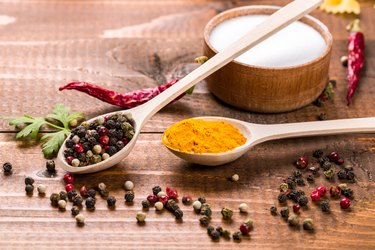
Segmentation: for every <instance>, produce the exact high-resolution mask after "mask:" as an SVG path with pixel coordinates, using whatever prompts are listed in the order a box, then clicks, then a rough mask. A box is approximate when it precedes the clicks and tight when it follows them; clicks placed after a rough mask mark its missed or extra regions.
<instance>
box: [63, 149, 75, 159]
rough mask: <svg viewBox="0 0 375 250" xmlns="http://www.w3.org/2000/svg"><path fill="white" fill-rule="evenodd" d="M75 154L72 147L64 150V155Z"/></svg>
mask: <svg viewBox="0 0 375 250" xmlns="http://www.w3.org/2000/svg"><path fill="white" fill-rule="evenodd" d="M73 155H74V149H72V148H67V149H65V150H64V157H65V158H67V157H68V156H73Z"/></svg>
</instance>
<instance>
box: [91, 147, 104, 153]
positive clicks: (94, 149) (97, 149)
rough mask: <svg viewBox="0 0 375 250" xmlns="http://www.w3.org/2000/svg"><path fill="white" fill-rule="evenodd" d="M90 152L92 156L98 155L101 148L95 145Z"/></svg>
mask: <svg viewBox="0 0 375 250" xmlns="http://www.w3.org/2000/svg"><path fill="white" fill-rule="evenodd" d="M92 152H93V153H94V154H100V153H101V152H102V147H101V146H100V145H95V146H94V147H93V148H92Z"/></svg>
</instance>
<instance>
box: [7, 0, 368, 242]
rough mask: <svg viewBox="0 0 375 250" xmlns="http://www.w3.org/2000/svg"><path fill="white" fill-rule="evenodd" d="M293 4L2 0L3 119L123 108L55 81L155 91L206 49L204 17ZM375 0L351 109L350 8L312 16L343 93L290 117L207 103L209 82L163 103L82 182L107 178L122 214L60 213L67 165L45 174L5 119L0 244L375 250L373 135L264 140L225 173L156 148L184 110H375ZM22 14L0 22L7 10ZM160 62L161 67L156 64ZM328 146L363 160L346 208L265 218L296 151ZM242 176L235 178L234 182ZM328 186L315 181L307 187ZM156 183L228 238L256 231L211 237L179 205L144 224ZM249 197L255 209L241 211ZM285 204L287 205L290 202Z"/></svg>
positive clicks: (308, 115) (361, 113)
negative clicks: (81, 222)
mask: <svg viewBox="0 0 375 250" xmlns="http://www.w3.org/2000/svg"><path fill="white" fill-rule="evenodd" d="M287 2H288V1H284V0H282V1H274V0H263V1H260V0H253V1H208V0H207V1H204V0H201V1H199V0H190V1H188V0H184V1H182V0H181V1H167V0H165V1H163V0H150V1H130V0H129V1H126V0H124V1H120V0H106V1H104V0H103V1H99V0H77V1H73V0H60V1H57V0H24V1H5V0H3V1H0V15H2V16H0V31H1V32H0V58H1V59H0V100H1V102H0V117H7V116H18V115H22V114H30V115H35V116H43V115H45V114H47V113H49V112H50V111H51V110H52V107H53V105H54V104H55V103H64V104H65V105H67V106H70V107H71V108H72V109H73V110H74V111H82V112H84V113H85V114H86V116H87V117H88V118H91V117H94V116H96V115H99V114H103V113H107V112H112V111H115V110H119V108H117V107H114V106H112V105H109V104H104V103H102V102H100V101H98V100H96V99H94V98H92V97H88V96H86V95H84V94H81V93H78V92H73V91H65V92H58V87H59V86H61V85H63V84H65V83H67V82H69V81H74V80H82V81H89V82H93V83H96V84H100V85H102V86H104V87H106V88H111V89H114V90H118V91H120V92H126V91H132V90H135V89H139V88H148V87H153V86H157V85H158V84H161V83H163V82H165V81H168V80H171V79H174V78H176V77H182V76H184V75H185V74H187V73H188V72H190V71H191V70H192V69H194V68H195V67H197V65H196V64H195V63H194V62H193V61H194V58H195V57H197V56H199V55H201V53H202V44H203V41H202V34H203V28H204V26H205V24H206V23H207V21H208V20H209V19H210V18H211V17H213V16H214V15H216V14H217V13H220V12H221V11H224V10H226V9H229V8H232V7H238V6H242V5H250V4H274V5H284V4H286V3H287ZM373 4H374V3H373V1H370V0H368V1H361V7H362V13H361V15H360V18H361V21H362V26H363V28H364V30H365V36H366V46H367V48H366V69H365V71H364V73H363V76H362V80H361V83H360V86H359V88H358V90H357V92H356V94H355V97H354V102H353V103H352V105H351V106H349V107H348V106H346V102H345V93H346V69H345V68H343V67H342V66H341V63H340V57H341V56H342V55H344V54H345V53H346V43H347V40H346V39H347V35H348V34H347V31H346V30H345V26H346V25H347V24H348V23H349V22H350V20H352V19H353V18H354V16H351V15H346V16H344V15H337V16H334V15H329V14H327V13H324V12H322V11H319V10H316V11H314V12H313V14H312V15H313V16H314V17H316V18H318V19H319V20H321V21H323V22H324V23H325V24H326V25H327V26H328V28H329V29H330V31H331V32H332V34H333V37H334V46H333V53H332V61H331V68H330V75H331V78H333V79H336V80H337V87H336V89H335V97H334V100H333V102H332V103H327V104H326V105H325V106H324V107H321V108H319V107H316V106H314V105H308V106H306V107H304V108H302V109H299V110H296V111H292V112H287V113H282V114H257V113H252V112H247V111H242V110H237V109H235V108H233V107H230V106H228V105H226V104H225V103H223V102H221V101H219V100H218V99H216V98H215V97H213V96H212V95H211V94H210V93H209V92H208V90H207V88H206V86H205V83H204V82H202V83H200V84H198V85H197V87H196V89H195V92H194V93H193V95H191V96H186V97H184V98H183V99H181V100H180V101H178V102H176V103H174V104H172V105H169V106H168V107H166V108H164V109H163V110H162V111H160V112H159V113H158V114H156V115H155V116H154V117H153V118H152V119H151V120H150V121H149V122H148V123H147V124H146V126H145V127H144V129H143V131H142V134H141V136H140V139H139V141H138V142H137V144H136V146H135V148H134V151H133V152H132V153H131V154H130V155H129V156H128V157H127V158H126V159H125V160H124V161H122V162H121V163H120V164H119V165H117V166H115V167H113V168H111V169H109V170H106V171H102V172H100V173H95V174H88V175H80V176H76V181H75V185H76V187H80V186H82V185H86V186H94V185H97V184H98V183H100V182H104V183H106V184H107V186H108V188H109V190H110V193H111V195H114V196H116V198H117V200H118V203H117V206H116V209H115V210H109V209H108V208H107V207H106V203H105V200H102V199H101V198H99V199H98V201H97V206H96V210H95V211H94V212H89V211H86V210H85V209H83V212H82V213H83V214H84V215H85V216H86V224H85V226H84V227H79V226H77V225H76V223H75V220H74V218H73V217H72V216H71V215H70V211H69V210H70V207H71V203H69V204H68V210H67V211H66V212H59V211H58V210H57V209H55V208H53V207H52V206H51V205H50V202H49V195H50V194H51V193H52V192H58V191H61V190H63V189H64V184H63V181H62V176H63V175H64V174H65V173H64V171H63V170H58V172H57V176H55V177H53V178H47V177H45V176H44V175H43V174H42V173H43V171H44V169H45V159H44V158H43V155H42V153H41V151H40V145H39V144H27V143H24V142H19V141H15V130H14V128H13V127H11V126H9V125H8V124H7V123H6V122H5V121H4V120H0V164H1V165H2V163H4V162H7V161H9V162H12V163H13V166H14V172H13V175H11V176H4V175H2V174H1V175H0V248H1V249H16V248H18V249H25V248H30V249H43V248H71V247H73V248H78V249H80V248H90V249H103V248H111V249H124V248H126V249H134V248H138V249H208V248H213V249H219V248H223V249H240V248H244V249H248V248H256V249H271V248H282V249H283V248H290V249H294V248H302V249H349V248H358V249H374V248H375V216H374V213H375V202H374V199H375V180H374V178H375V176H374V171H375V166H374V162H375V150H374V148H375V139H374V135H370V134H367V135H366V134H362V135H344V136H325V137H315V138H299V139H290V140H280V141H275V142H267V143H264V144H261V145H258V146H256V147H255V148H253V149H251V150H250V151H249V152H248V153H247V154H246V155H245V156H243V157H241V158H240V159H239V160H237V161H235V162H233V163H230V164H227V165H225V166H221V167H202V166H196V165H192V164H189V163H186V162H184V161H182V160H180V159H178V158H177V157H175V156H174V155H172V154H171V153H170V152H169V151H168V150H167V149H166V148H164V147H163V146H162V143H161V140H160V138H161V133H162V132H163V131H164V130H165V128H167V127H168V126H169V125H171V124H173V123H175V122H177V121H179V120H181V119H185V118H188V117H195V116H202V115H221V116H226V117H232V118H237V119H241V120H245V121H251V122H256V123H264V124H268V123H287V122H303V121H313V120H316V119H317V116H318V115H319V114H320V113H326V114H327V117H328V119H338V118H354V117H369V116H375V101H374V96H375V88H374V87H373V83H374V81H375V27H374V26H375V22H374V20H375V15H374V14H375V9H374V8H373ZM4 15H5V16H8V17H14V18H15V21H14V22H13V23H9V24H3V23H2V22H3V20H5V19H4V17H3V16H4ZM157 62H159V63H157ZM318 148H322V149H324V151H325V152H327V153H328V152H330V151H332V150H336V151H338V152H340V154H341V155H342V156H343V158H344V159H345V161H346V162H348V163H350V164H352V165H353V166H354V168H355V173H356V178H357V180H356V183H354V184H350V187H352V188H353V190H354V192H355V198H354V200H353V206H352V209H351V211H349V212H347V211H344V210H342V209H340V207H339V205H338V201H336V200H333V201H332V202H331V208H332V212H331V213H329V214H325V213H323V212H322V211H320V209H319V207H318V206H317V205H314V204H311V203H310V206H309V207H308V209H306V210H303V211H302V212H301V216H300V217H301V219H304V218H307V217H311V218H313V219H314V221H315V225H316V230H315V232H314V233H308V232H306V231H304V230H303V229H302V228H299V229H298V230H294V229H291V228H290V227H288V226H287V225H286V223H285V221H284V220H283V219H282V218H280V216H276V217H273V216H271V215H270V213H269V210H268V209H269V207H270V206H272V205H274V204H277V195H278V193H279V192H278V190H277V188H278V185H279V183H280V182H281V181H282V179H283V178H285V177H286V176H287V175H289V174H290V173H291V172H292V170H294V169H295V167H294V166H293V162H294V161H295V160H296V158H297V157H298V156H300V155H303V154H306V155H310V156H311V153H312V151H313V150H315V149H318ZM234 173H237V174H239V176H240V180H239V181H238V182H235V183H234V182H230V181H228V180H227V177H229V176H231V175H233V174H234ZM26 176H32V177H33V178H35V180H36V185H37V184H45V185H46V186H47V196H46V197H39V196H38V195H37V192H36V191H34V195H33V196H32V197H28V196H26V195H25V192H24V178H25V177H26ZM125 180H132V181H133V182H134V183H135V185H136V187H135V195H136V198H135V202H134V204H132V205H127V204H125V203H124V200H123V196H124V190H123V189H122V184H123V182H124V181H125ZM319 184H325V185H327V186H329V185H330V183H329V182H328V181H326V180H324V178H323V177H320V178H318V179H317V180H316V183H315V184H314V185H313V184H308V185H306V186H305V187H303V189H304V190H305V191H306V192H311V190H312V189H313V187H314V186H317V185H319ZM154 185H161V186H163V187H165V186H167V185H169V186H173V187H175V188H177V189H178V190H179V192H180V193H181V194H183V193H190V194H191V195H192V196H193V197H195V198H197V197H199V196H205V197H206V198H207V200H208V202H209V203H210V204H211V205H212V209H213V216H212V217H213V219H212V224H213V225H214V226H219V225H221V226H223V227H224V228H227V229H229V230H230V231H231V232H234V231H235V230H237V228H238V226H239V225H240V223H241V222H242V221H243V220H244V219H246V218H247V217H250V218H252V219H253V220H254V225H255V228H254V231H253V232H251V236H250V237H249V238H245V239H243V240H242V241H241V242H240V243H237V242H233V241H232V240H230V241H227V240H223V239H221V240H220V242H214V241H211V240H210V238H209V237H208V236H207V234H206V231H205V228H204V227H202V226H200V225H199V221H198V219H199V216H198V215H197V214H195V213H194V212H193V208H192V207H191V206H185V205H183V204H181V205H180V206H181V208H182V210H183V212H184V219H183V222H178V221H175V219H174V217H173V215H171V214H170V213H169V212H167V211H164V212H162V213H156V212H155V211H154V208H150V210H149V211H148V212H147V218H146V221H147V222H146V224H145V225H143V226H140V225H138V224H137V223H136V220H135V214H136V213H137V212H138V211H141V204H140V202H141V200H143V199H144V198H145V197H146V196H147V194H149V193H150V192H151V188H152V187H153V186H154ZM241 202H246V203H247V204H248V205H249V213H248V214H247V215H244V214H240V213H239V212H238V210H237V207H238V205H239V204H240V203H241ZM289 206H291V203H289ZM222 207H230V208H233V209H234V211H235V215H234V219H233V221H232V222H230V223H228V222H225V221H222V219H221V214H220V210H221V208H222Z"/></svg>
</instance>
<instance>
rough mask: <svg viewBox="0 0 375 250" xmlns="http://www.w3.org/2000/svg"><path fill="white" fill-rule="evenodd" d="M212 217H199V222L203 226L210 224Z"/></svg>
mask: <svg viewBox="0 0 375 250" xmlns="http://www.w3.org/2000/svg"><path fill="white" fill-rule="evenodd" d="M210 220H211V219H210V217H208V216H203V217H201V218H199V223H200V224H201V225H203V226H208V224H210Z"/></svg>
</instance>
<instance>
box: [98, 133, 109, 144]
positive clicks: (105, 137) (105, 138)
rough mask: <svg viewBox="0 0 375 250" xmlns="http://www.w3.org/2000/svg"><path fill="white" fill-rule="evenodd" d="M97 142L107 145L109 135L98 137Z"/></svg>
mask: <svg viewBox="0 0 375 250" xmlns="http://www.w3.org/2000/svg"><path fill="white" fill-rule="evenodd" d="M99 142H100V144H102V145H108V142H109V137H108V135H103V136H100V138H99Z"/></svg>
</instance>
